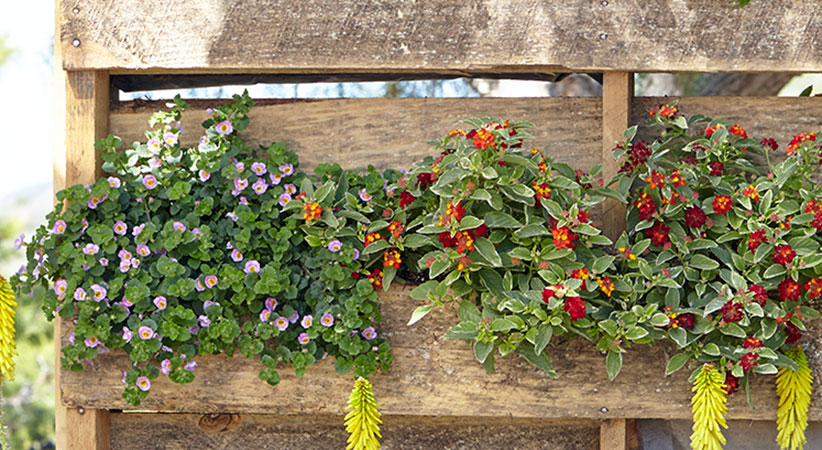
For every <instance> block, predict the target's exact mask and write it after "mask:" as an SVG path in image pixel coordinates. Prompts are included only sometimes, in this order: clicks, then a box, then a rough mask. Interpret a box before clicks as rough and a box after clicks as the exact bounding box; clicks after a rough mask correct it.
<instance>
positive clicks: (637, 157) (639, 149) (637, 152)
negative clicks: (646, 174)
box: [617, 141, 651, 174]
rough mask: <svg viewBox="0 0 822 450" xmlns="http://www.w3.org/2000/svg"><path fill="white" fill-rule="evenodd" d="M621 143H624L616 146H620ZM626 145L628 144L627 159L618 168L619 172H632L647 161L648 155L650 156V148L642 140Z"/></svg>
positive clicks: (621, 145)
mask: <svg viewBox="0 0 822 450" xmlns="http://www.w3.org/2000/svg"><path fill="white" fill-rule="evenodd" d="M623 145H624V144H619V145H618V146H617V148H622V147H623ZM628 145H629V146H630V148H628V151H627V152H626V153H627V155H628V160H627V161H625V163H624V164H623V165H622V167H620V168H619V172H620V173H629V174H630V173H634V170H636V169H638V168H639V167H640V166H642V165H643V164H645V163H646V162H647V161H648V157H649V156H651V150H650V149H649V148H648V144H646V143H645V142H644V141H639V142H637V143H635V144H628Z"/></svg>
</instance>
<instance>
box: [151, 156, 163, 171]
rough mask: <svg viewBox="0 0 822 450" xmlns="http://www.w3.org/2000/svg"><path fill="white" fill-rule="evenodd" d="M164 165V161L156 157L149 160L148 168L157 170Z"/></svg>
mask: <svg viewBox="0 0 822 450" xmlns="http://www.w3.org/2000/svg"><path fill="white" fill-rule="evenodd" d="M162 165H163V160H162V159H160V158H158V157H156V156H154V157H152V158H151V159H149V160H148V168H149V169H156V168H158V167H160V166H162Z"/></svg>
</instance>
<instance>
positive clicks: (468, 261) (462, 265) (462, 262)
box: [457, 255, 471, 271]
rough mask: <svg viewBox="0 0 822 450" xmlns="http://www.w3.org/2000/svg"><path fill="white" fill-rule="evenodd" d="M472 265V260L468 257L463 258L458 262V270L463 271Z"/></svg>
mask: <svg viewBox="0 0 822 450" xmlns="http://www.w3.org/2000/svg"><path fill="white" fill-rule="evenodd" d="M470 264H471V259H470V258H468V256H464V255H463V256H462V257H460V258H459V259H458V260H457V270H459V271H463V270H465V269H467V268H468V266H469V265H470Z"/></svg>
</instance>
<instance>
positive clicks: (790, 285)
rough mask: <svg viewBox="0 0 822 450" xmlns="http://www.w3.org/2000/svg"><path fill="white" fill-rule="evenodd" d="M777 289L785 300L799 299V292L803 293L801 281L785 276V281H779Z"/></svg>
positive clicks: (780, 296)
mask: <svg viewBox="0 0 822 450" xmlns="http://www.w3.org/2000/svg"><path fill="white" fill-rule="evenodd" d="M777 291H778V292H779V298H780V299H782V300H783V301H794V300H799V294H801V293H802V291H801V287H800V286H799V283H797V282H796V281H793V280H792V279H790V278H785V280H784V281H782V282H781V283H779V286H778V287H777Z"/></svg>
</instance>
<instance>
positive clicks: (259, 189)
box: [251, 178, 268, 195]
mask: <svg viewBox="0 0 822 450" xmlns="http://www.w3.org/2000/svg"><path fill="white" fill-rule="evenodd" d="M251 189H253V190H254V193H255V194H257V195H263V194H265V191H266V189H268V183H266V182H265V181H263V179H262V178H260V179H258V180H257V181H255V182H254V184H252V185H251Z"/></svg>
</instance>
